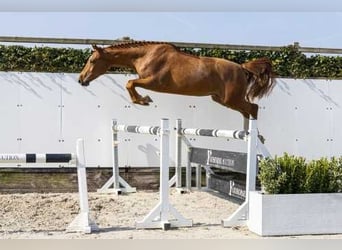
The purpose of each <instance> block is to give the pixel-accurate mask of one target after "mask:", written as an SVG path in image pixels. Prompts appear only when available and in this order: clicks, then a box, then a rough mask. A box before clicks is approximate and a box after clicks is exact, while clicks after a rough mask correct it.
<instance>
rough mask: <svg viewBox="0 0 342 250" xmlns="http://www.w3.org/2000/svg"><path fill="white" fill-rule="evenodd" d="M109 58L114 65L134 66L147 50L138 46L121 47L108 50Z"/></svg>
mask: <svg viewBox="0 0 342 250" xmlns="http://www.w3.org/2000/svg"><path fill="white" fill-rule="evenodd" d="M107 52H108V54H107V55H108V60H109V61H110V62H111V64H112V65H114V66H123V67H130V68H134V67H135V65H134V62H135V60H136V59H137V58H139V57H142V56H143V55H144V54H145V53H146V52H145V51H144V50H141V49H137V48H120V49H112V50H108V51H107Z"/></svg>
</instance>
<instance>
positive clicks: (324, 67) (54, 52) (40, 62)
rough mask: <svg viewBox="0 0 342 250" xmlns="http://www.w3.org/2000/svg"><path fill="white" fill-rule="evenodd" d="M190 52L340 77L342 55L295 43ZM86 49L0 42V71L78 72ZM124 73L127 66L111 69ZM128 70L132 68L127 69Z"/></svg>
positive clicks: (295, 73) (283, 71) (299, 74)
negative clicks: (311, 51) (263, 60)
mask: <svg viewBox="0 0 342 250" xmlns="http://www.w3.org/2000/svg"><path fill="white" fill-rule="evenodd" d="M182 50H183V51H185V52H189V53H191V54H193V55H201V56H211V57H212V56H214V57H220V58H225V59H228V60H231V61H234V62H237V63H243V62H245V61H248V60H252V59H255V58H259V57H264V56H266V57H269V58H270V59H271V60H272V62H273V65H274V69H275V72H276V74H277V75H278V76H279V77H290V78H317V77H322V78H328V79H336V78H342V57H339V56H323V55H311V56H308V55H305V54H303V53H301V52H299V51H298V48H297V47H295V46H292V45H291V46H287V47H283V48H282V49H281V50H280V51H250V52H247V51H233V50H225V49H182ZM89 55H90V49H83V50H82V49H73V48H52V47H24V46H4V45H0V71H28V72H74V73H78V72H80V71H81V69H82V67H83V65H84V63H85V61H86V60H87V58H88V57H89ZM111 71H112V72H119V73H121V72H127V69H112V70H111ZM129 72H132V71H129Z"/></svg>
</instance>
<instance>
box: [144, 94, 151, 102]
mask: <svg viewBox="0 0 342 250" xmlns="http://www.w3.org/2000/svg"><path fill="white" fill-rule="evenodd" d="M143 100H144V101H145V102H153V101H152V99H151V97H149V96H148V95H146V96H144V97H143Z"/></svg>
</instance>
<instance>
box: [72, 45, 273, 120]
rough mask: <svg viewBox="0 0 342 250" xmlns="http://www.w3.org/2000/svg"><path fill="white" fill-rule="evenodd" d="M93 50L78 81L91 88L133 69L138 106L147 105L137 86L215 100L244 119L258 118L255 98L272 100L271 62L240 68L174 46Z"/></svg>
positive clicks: (132, 86) (132, 87) (134, 99)
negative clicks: (112, 72) (111, 73)
mask: <svg viewBox="0 0 342 250" xmlns="http://www.w3.org/2000/svg"><path fill="white" fill-rule="evenodd" d="M93 49H94V51H93V52H92V54H91V56H90V57H89V59H88V61H87V63H86V65H85V66H84V68H83V70H82V72H81V73H80V76H79V83H81V84H82V85H83V86H88V85H89V83H90V82H91V81H92V80H94V79H95V78H97V77H98V76H100V75H102V74H104V73H105V72H106V71H107V70H108V69H109V68H111V67H113V66H115V67H129V68H132V69H134V70H135V71H136V73H137V74H138V76H139V78H137V79H134V80H129V81H128V83H127V85H126V88H127V90H128V93H129V95H130V97H131V100H132V102H133V103H136V104H141V105H148V104H149V103H150V102H152V99H151V98H150V97H149V96H144V97H142V96H141V95H139V94H138V92H137V91H136V89H135V88H136V87H141V88H145V89H148V90H152V91H157V92H164V93H171V94H180V95H189V96H211V97H212V99H213V100H214V101H215V102H218V103H220V104H222V105H224V106H226V107H229V108H231V109H234V110H237V111H239V112H240V113H241V114H242V115H243V116H244V117H245V118H250V116H252V118H254V119H257V116H258V105H257V104H254V103H251V101H252V100H253V99H254V98H261V97H263V96H265V95H267V94H268V93H269V92H270V91H271V90H272V87H273V83H274V77H273V72H272V65H271V62H270V60H268V59H267V58H261V59H257V60H253V61H249V62H246V63H243V64H241V65H240V64H237V63H234V62H231V61H228V60H225V59H221V58H214V57H200V56H193V55H190V54H186V53H184V52H182V51H180V50H179V49H178V48H177V47H175V46H174V45H172V44H169V43H162V42H130V43H123V44H118V45H112V46H109V47H105V48H102V47H98V46H96V45H93Z"/></svg>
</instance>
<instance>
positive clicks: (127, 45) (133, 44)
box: [107, 41, 198, 58]
mask: <svg viewBox="0 0 342 250" xmlns="http://www.w3.org/2000/svg"><path fill="white" fill-rule="evenodd" d="M158 44H164V45H169V46H171V47H173V48H174V49H175V50H177V51H178V52H180V53H182V54H184V55H187V56H191V57H196V58H198V56H197V55H193V54H190V53H187V52H184V51H182V50H181V49H180V48H179V47H177V46H176V45H174V44H172V43H169V42H158V41H127V42H121V43H115V44H112V45H110V46H109V47H107V48H109V49H129V48H138V47H143V46H148V45H158Z"/></svg>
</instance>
